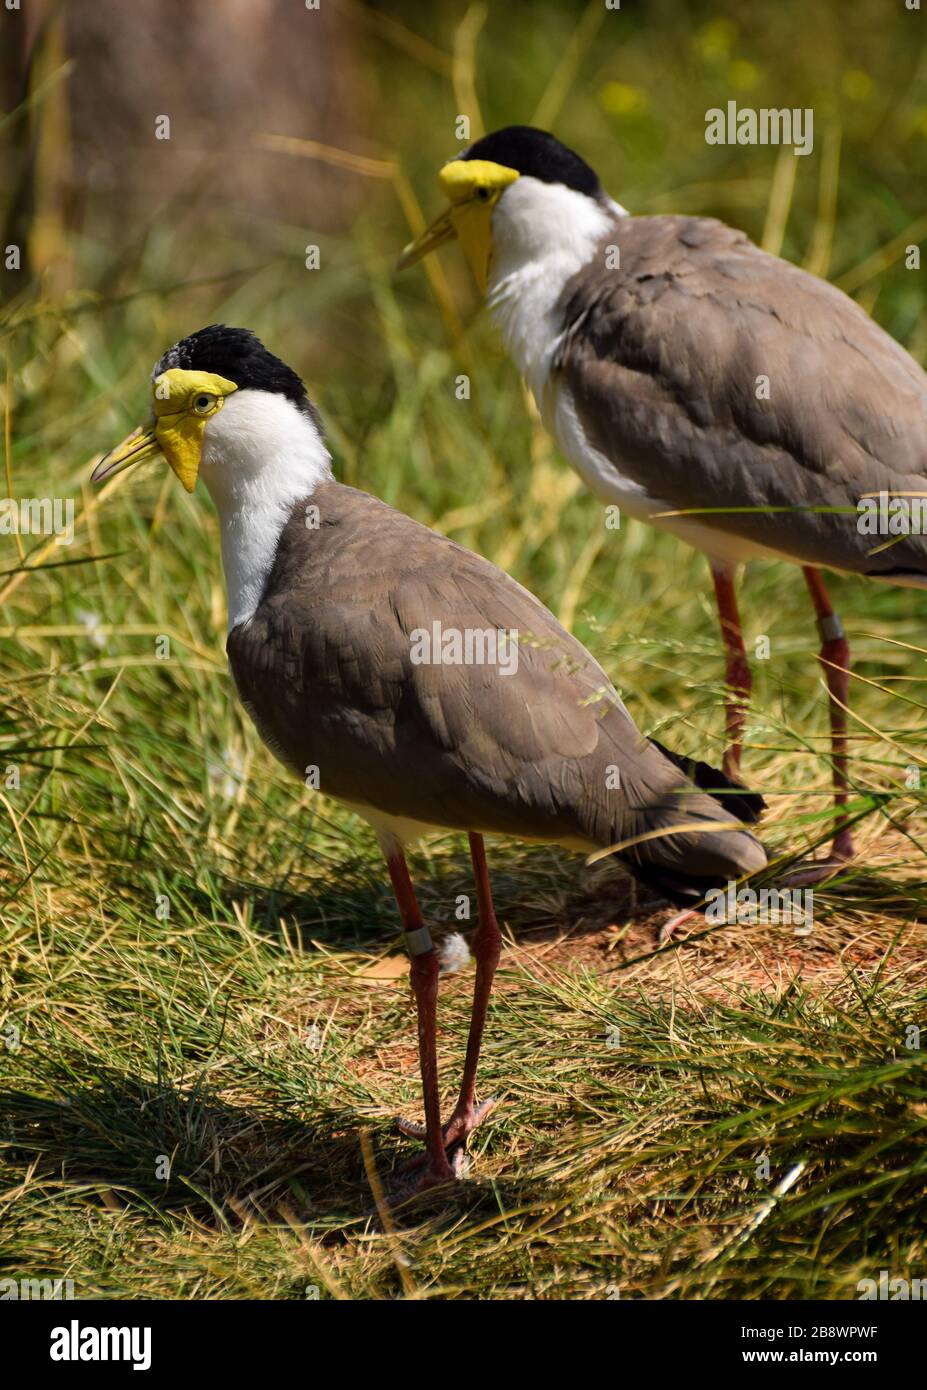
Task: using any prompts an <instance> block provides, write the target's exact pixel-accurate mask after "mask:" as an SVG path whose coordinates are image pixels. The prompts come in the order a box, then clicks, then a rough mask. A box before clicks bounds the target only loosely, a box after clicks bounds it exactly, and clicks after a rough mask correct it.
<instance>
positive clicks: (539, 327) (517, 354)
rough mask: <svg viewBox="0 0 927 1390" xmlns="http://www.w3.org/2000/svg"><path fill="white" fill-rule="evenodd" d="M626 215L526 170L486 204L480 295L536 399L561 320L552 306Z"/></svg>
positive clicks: (614, 206)
mask: <svg viewBox="0 0 927 1390" xmlns="http://www.w3.org/2000/svg"><path fill="white" fill-rule="evenodd" d="M626 215H627V214H626V213H625V210H624V208H623V207H620V206H619V204H618V203H614V202H612V201H611V200H610V199H605V200H603V201H602V202H597V201H596V200H595V199H593V198H590V197H588V196H587V195H586V194H585V193H577V192H575V191H574V190H573V189H572V188H566V187H564V185H563V184H556V183H543V182H542V181H541V180H540V179H534V178H531V177H530V175H522V177H521V178H519V179H516V180H515V182H514V183H513V184H511V185H510V187H508V188H507V189H506V190H505V192H504V193H503V195H502V197H501V198H500V199H499V201H498V203H497V204H496V206H495V208H494V209H493V214H492V259H491V262H490V267H489V287H488V291H487V296H486V302H487V305H488V307H489V312H490V314H491V315H492V318H493V320H494V322H495V323H496V325H497V326H498V328H499V331H500V333H501V334H502V338H503V341H504V342H505V345H506V347H507V348H508V350H509V352H510V353H511V355H512V357H513V358H514V360H515V364H516V366H517V367H518V369H519V371H520V372H521V373H522V375H523V376H524V377H525V378H526V379H527V381H528V385H529V386H530V387H531V389H532V391H533V392H534V394H535V396H536V397H537V398H538V403H539V404H540V398H541V394H542V392H543V388H544V383H545V381H546V378H547V372H548V370H549V367H550V359H551V356H552V355H553V352H554V350H555V348H556V338H557V335H558V334H559V332H560V329H561V326H562V325H560V324H559V323H557V322H555V320H554V316H553V309H554V306H555V305H556V303H557V300H558V299H559V298H560V294H561V291H562V290H563V287H564V285H565V284H566V282H567V281H568V280H569V279H571V278H572V276H574V275H575V274H576V272H577V271H578V270H581V269H582V267H583V266H584V265H587V264H588V262H589V261H590V259H591V257H592V256H593V255H594V254H595V250H596V247H597V246H598V245H599V243H600V242H602V240H603V238H604V237H605V236H606V234H607V233H608V231H609V228H610V227H613V226H614V225H615V221H616V219H617V218H618V217H623V216H626Z"/></svg>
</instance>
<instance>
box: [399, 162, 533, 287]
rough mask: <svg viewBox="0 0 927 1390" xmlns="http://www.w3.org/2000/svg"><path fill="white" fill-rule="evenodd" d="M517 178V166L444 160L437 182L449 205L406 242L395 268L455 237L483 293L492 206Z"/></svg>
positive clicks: (487, 262) (489, 251) (409, 263)
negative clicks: (418, 234)
mask: <svg viewBox="0 0 927 1390" xmlns="http://www.w3.org/2000/svg"><path fill="white" fill-rule="evenodd" d="M517 178H518V170H517V169H509V168H508V167H507V166H506V165H504V164H493V163H492V161H491V160H488V159H452V160H451V161H450V162H449V163H448V164H445V166H444V168H443V169H442V170H441V172H440V174H439V175H438V182H439V183H440V184H441V188H442V189H443V191H444V192H445V194H446V195H447V197H448V199H449V201H450V207H449V208H447V209H445V211H444V212H442V213H441V215H440V217H436V218H435V220H434V222H432V224H431V226H430V227H429V228H428V229H427V231H424V232H423V233H422V235H421V236H420V237H416V239H415V241H411V242H410V243H409V245H408V246H407V247H406V248H405V250H404V251H403V253H402V255H401V256H400V257H399V260H398V262H397V266H396V268H397V270H405V269H406V267H407V266H410V265H414V264H415V262H416V261H420V260H421V259H422V257H423V256H428V255H430V254H431V252H432V251H436V250H437V249H438V247H439V246H443V245H444V244H445V242H448V241H451V240H452V239H453V238H454V237H457V239H458V240H459V241H460V244H461V247H462V248H463V252H464V255H465V256H466V258H467V260H468V261H469V263H470V268H471V269H472V271H473V274H474V276H475V277H476V282H477V284H478V285H479V287H480V290H481V291H482V293H483V294H485V293H486V284H487V281H488V278H489V258H490V255H491V252H492V210H493V208H494V207H495V205H496V203H497V202H498V201H499V199H500V198H501V197H502V194H503V193H504V192H505V190H506V189H507V188H508V186H509V184H510V183H514V182H515V180H516V179H517Z"/></svg>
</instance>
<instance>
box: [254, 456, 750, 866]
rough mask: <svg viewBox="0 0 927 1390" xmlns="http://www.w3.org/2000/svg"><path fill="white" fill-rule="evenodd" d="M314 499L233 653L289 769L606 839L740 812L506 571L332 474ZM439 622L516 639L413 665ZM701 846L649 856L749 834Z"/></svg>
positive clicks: (439, 821) (393, 797)
mask: <svg viewBox="0 0 927 1390" xmlns="http://www.w3.org/2000/svg"><path fill="white" fill-rule="evenodd" d="M313 501H314V502H315V503H316V505H318V507H319V509H320V514H321V518H322V524H321V526H320V528H319V530H318V531H311V532H307V530H306V528H305V522H304V509H303V508H301V507H297V508H296V509H295V511H294V515H293V518H292V520H291V521H290V523H289V524H288V526H287V527H286V529H285V531H284V534H283V536H282V538H281V543H280V546H279V549H278V553H277V558H276V562H275V566H274V570H273V573H272V575H271V577H270V580H269V582H268V586H267V590H266V593H265V597H264V600H263V602H262V603H261V605H260V606H259V608H258V610H257V612H256V614H255V615H254V618H253V619H252V620H251V621H250V622H249V623H247V624H243V625H242V626H241V627H239V628H236V629H234V630H233V632H232V633H231V634H230V635H229V644H228V647H229V656H230V661H231V665H232V669H233V673H234V675H235V679H236V683H237V684H238V687H239V690H240V693H241V695H242V698H243V700H244V701H245V703H246V704H247V705H248V707H249V709H250V710H251V711H252V713H253V715H254V717H255V720H256V722H257V724H258V726H259V728H260V729H261V732H262V734H263V735H264V736H265V738H267V741H268V742H269V743H270V744H271V746H272V747H275V748H276V750H277V751H278V752H280V753H281V755H282V756H284V758H285V760H286V761H287V762H289V763H290V764H291V765H292V766H293V767H295V768H297V769H298V770H300V771H302V770H304V769H305V767H306V766H309V765H315V766H317V767H318V768H319V776H320V783H321V788H322V790H323V791H328V792H330V793H331V794H332V795H335V796H338V797H341V798H343V799H345V800H348V801H354V802H360V803H362V804H366V805H370V806H374V807H376V808H377V809H379V810H381V811H385V812H388V813H390V814H392V815H395V816H402V817H409V818H411V819H414V820H418V821H424V822H426V823H430V824H434V825H440V826H447V827H451V828H459V829H462V830H463V829H481V830H487V831H500V832H508V833H512V834H515V835H519V836H521V837H523V838H526V837H527V838H531V837H537V838H541V839H555V840H565V841H567V842H570V841H582V842H584V843H587V844H598V845H606V844H609V843H611V842H613V841H616V840H618V839H621V838H624V837H625V836H629V835H633V834H639V833H641V832H643V831H646V830H647V829H651V828H654V829H655V828H658V827H659V826H660V825H663V826H665V825H668V824H670V823H682V822H685V823H688V822H690V821H702V822H707V821H717V820H730V821H733V819H734V818H733V817H731V816H729V815H728V813H726V812H725V811H724V810H723V808H722V807H721V806H720V805H719V804H718V803H717V802H715V801H713V800H711V799H710V798H709V797H706V796H704V795H702V794H700V793H696V792H695V791H694V790H693V789H692V788H691V784H688V783H687V782H686V780H685V778H684V776H683V775H682V773H681V772H680V769H679V767H678V766H676V764H674V763H673V762H672V761H671V760H670V759H669V758H667V757H665V756H664V755H663V753H661V752H660V751H659V750H658V749H657V748H656V747H654V746H653V745H651V744H649V743H647V741H646V740H645V739H644V738H643V737H642V736H641V734H640V733H639V732H638V730H637V729H636V727H635V725H634V723H633V721H632V720H631V718H630V715H629V714H628V712H627V710H626V709H625V708H624V706H623V705H622V703H621V701H620V700H619V698H618V696H617V694H616V693H615V691H614V689H613V687H612V685H611V683H610V682H609V680H608V678H607V676H606V675H605V673H604V671H603V670H602V669H601V667H600V666H599V665H598V664H597V663H596V662H595V661H594V660H593V659H592V657H591V656H590V655H589V654H588V653H587V652H586V651H585V649H584V648H583V647H582V645H581V644H580V643H579V642H577V641H576V640H575V638H573V637H571V636H570V634H569V633H568V632H566V631H565V629H564V628H562V627H561V626H560V624H559V623H558V622H557V621H556V619H555V618H554V617H553V615H552V614H551V613H549V612H548V611H547V609H545V608H544V606H543V605H542V604H541V603H540V602H539V601H538V600H537V599H536V598H534V597H533V595H531V594H529V593H528V592H527V591H526V590H525V589H523V588H521V586H520V585H518V584H517V583H516V582H515V581H514V580H513V579H511V578H510V577H509V576H508V575H506V574H504V573H503V572H502V571H501V570H498V569H496V567H495V566H494V565H491V564H490V563H489V562H488V561H486V560H484V559H482V558H481V557H480V556H477V555H474V554H472V553H471V552H469V551H467V550H464V549H463V548H462V547H460V546H458V545H455V544H454V543H453V542H452V541H449V540H447V539H446V538H444V537H442V536H438V535H437V534H436V533H435V532H433V531H430V530H428V529H427V528H426V527H423V526H420V525H419V524H418V523H417V522H414V521H412V520H411V519H410V518H409V517H406V516H404V515H402V514H401V513H398V512H395V511H393V510H392V509H391V508H389V507H387V506H385V505H384V504H383V503H381V502H378V501H377V500H376V499H374V498H372V497H369V496H367V495H366V494H364V493H361V492H355V491H354V490H353V489H351V488H346V487H342V486H340V485H339V484H337V483H332V484H326V485H325V486H324V487H322V488H320V489H318V490H317V492H316V494H315V495H314V498H313ZM434 623H439V624H440V626H441V629H442V631H443V632H445V633H447V632H449V631H458V632H460V633H462V634H466V633H467V632H468V631H469V632H471V633H472V632H476V631H484V632H493V633H495V632H498V631H499V630H503V631H506V632H513V631H514V632H516V633H517V635H518V645H517V665H516V667H515V669H514V670H513V671H512V672H511V674H502V669H501V666H502V665H503V664H507V663H496V664H474V663H472V662H464V663H462V664H446V663H444V662H442V663H441V664H437V663H434V662H431V663H429V662H425V663H421V662H417V661H416V660H414V659H413V650H414V645H415V640H416V638H415V634H416V632H417V631H421V630H424V631H426V632H429V633H430V632H431V631H432V625H433V624H434ZM698 839H699V837H697V836H692V837H691V838H690V839H685V838H684V837H678V843H676V844H673V845H670V844H668V843H664V844H662V845H660V846H659V847H657V848H654V849H653V851H652V857H656V858H661V857H662V858H666V859H669V860H672V861H673V863H675V862H676V861H677V860H678V859H680V857H681V859H682V860H683V861H686V862H687V864H688V868H689V870H690V871H694V872H698V868H699V864H700V863H701V862H702V860H703V861H704V864H705V865H706V866H709V867H706V872H708V871H709V868H710V867H711V866H714V867H715V868H717V862H719V855H720V858H721V859H725V860H727V859H729V858H730V856H731V855H734V856H735V857H736V850H737V848H738V847H740V848H741V849H742V848H743V844H744V843H745V842H746V840H748V839H749V837H748V836H746V835H745V833H744V832H742V831H740V830H738V832H737V833H736V834H731V835H726V834H724V833H723V832H722V833H720V834H718V835H716V836H712V835H710V834H704V833H703V834H702V835H701V841H702V842H704V843H701V844H699V843H698ZM715 841H719V842H720V841H724V842H725V843H724V848H723V850H720V851H719V848H718V845H716V844H715ZM709 842H710V843H709ZM735 842H736V843H735ZM751 844H754V845H755V842H752V841H751ZM756 849H757V850H758V847H756ZM700 856H701V857H700ZM727 871H730V865H729V864H727Z"/></svg>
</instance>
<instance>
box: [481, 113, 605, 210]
mask: <svg viewBox="0 0 927 1390" xmlns="http://www.w3.org/2000/svg"><path fill="white" fill-rule="evenodd" d="M460 158H461V159H488V160H491V161H492V163H493V164H504V165H505V167H506V168H507V169H517V170H518V172H519V173H520V174H528V175H529V176H530V177H531V178H533V179H540V180H541V181H542V183H562V184H565V185H566V187H567V188H572V189H574V190H575V192H577V193H586V194H588V195H589V197H590V198H596V197H598V196H599V195H600V194H601V192H602V185H601V184H600V183H599V178H598V175H597V174H596V172H595V170H594V169H590V167H589V165H588V164H587V163H586V161H585V160H584V159H580V157H579V155H578V154H574V153H573V151H572V150H568V149H567V147H566V145H561V143H560V141H559V140H558V139H557V138H556V136H554V135H551V133H550V131H547V130H537V129H536V128H535V127H534V126H530V125H509V126H506V127H505V128H504V130H494V131H492V133H491V134H489V135H484V136H483V138H482V139H481V140H477V142H476V144H474V145H471V146H470V148H469V149H468V150H466V151H465V152H464V153H463V154H462V155H461V156H460Z"/></svg>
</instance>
